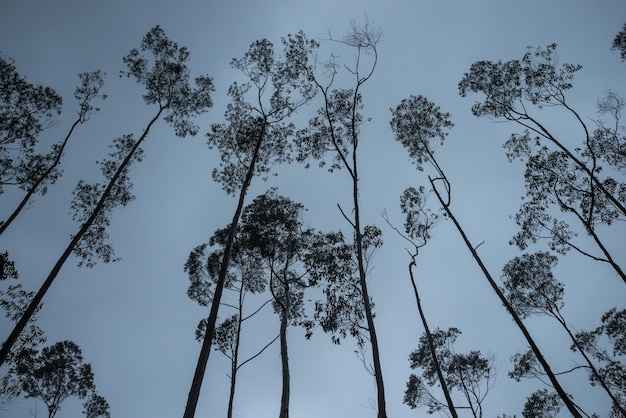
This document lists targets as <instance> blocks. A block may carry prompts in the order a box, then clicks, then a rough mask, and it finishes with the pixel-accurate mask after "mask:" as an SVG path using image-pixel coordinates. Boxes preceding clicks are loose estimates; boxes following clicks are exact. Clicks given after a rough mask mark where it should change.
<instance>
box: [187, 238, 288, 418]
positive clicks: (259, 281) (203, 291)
mask: <svg viewBox="0 0 626 418" xmlns="http://www.w3.org/2000/svg"><path fill="white" fill-rule="evenodd" d="M229 231H230V228H229V227H227V228H223V229H219V230H217V231H216V232H215V233H214V234H213V236H212V237H211V239H210V241H209V244H208V245H207V244H202V245H199V246H197V247H196V248H194V249H193V251H191V253H190V255H189V258H188V260H187V262H186V263H185V271H186V272H187V273H188V274H189V280H190V284H189V288H188V290H187V295H188V296H189V297H190V298H191V299H193V300H195V301H196V302H198V303H199V304H200V305H202V306H209V305H210V304H211V302H212V300H213V287H214V286H215V283H217V281H218V279H219V271H220V264H221V260H222V258H223V256H224V247H225V245H226V241H227V239H228V234H229ZM240 235H241V234H240V233H238V234H237V235H236V236H235V240H234V243H233V249H232V251H231V259H230V263H229V267H228V272H227V276H226V280H225V283H224V288H225V289H226V290H229V291H231V292H232V293H233V294H234V296H235V301H234V302H233V301H231V300H229V299H227V300H226V301H222V302H221V304H222V305H224V306H226V307H229V308H231V309H233V310H234V311H235V313H234V314H232V315H229V316H228V317H227V318H226V319H224V320H223V321H222V322H221V323H220V324H219V325H218V326H217V327H216V328H215V335H214V336H213V341H212V344H213V346H214V349H215V350H218V351H220V352H221V353H222V354H224V355H225V356H226V357H227V358H228V359H229V360H230V362H231V371H230V394H229V400H228V412H227V416H228V417H232V416H233V407H234V399H235V389H236V384H237V373H238V371H239V369H240V368H241V367H242V366H243V365H245V364H246V363H248V362H249V361H250V360H252V359H253V358H255V357H257V356H258V355H259V354H260V353H262V352H263V351H264V350H265V349H266V348H267V347H269V345H270V344H271V343H273V342H274V341H276V339H277V338H278V337H276V338H274V339H273V340H272V341H270V342H269V343H268V344H266V345H265V346H264V347H263V348H262V349H260V350H259V351H257V353H256V354H255V355H253V356H252V357H251V358H248V359H247V360H245V361H241V360H240V359H239V348H240V346H241V334H242V326H243V323H244V322H245V321H246V320H248V319H250V318H251V317H253V316H254V315H256V314H257V313H258V312H259V311H261V309H262V308H263V307H264V306H265V305H267V304H268V303H269V300H268V301H267V302H265V303H263V304H262V305H261V306H260V307H258V308H256V309H254V310H253V311H252V313H247V310H244V307H245V304H244V300H245V298H246V296H247V295H248V294H255V293H256V294H258V293H261V292H263V291H265V289H266V288H267V282H268V278H267V274H266V272H265V271H264V269H263V265H262V259H261V258H260V257H259V256H258V255H257V254H255V253H251V252H249V251H247V249H246V248H245V246H244V245H242V243H241V237H240ZM208 246H212V247H215V249H214V250H213V251H211V252H210V253H207V252H208ZM206 323H207V319H206V318H204V319H202V320H201V321H200V323H199V324H198V327H197V329H196V339H197V340H198V341H202V340H203V339H204V335H205V332H206Z"/></svg>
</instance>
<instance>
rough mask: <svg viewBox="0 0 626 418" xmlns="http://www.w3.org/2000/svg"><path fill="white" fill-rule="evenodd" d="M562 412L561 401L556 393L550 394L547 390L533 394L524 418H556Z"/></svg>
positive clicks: (526, 406)
mask: <svg viewBox="0 0 626 418" xmlns="http://www.w3.org/2000/svg"><path fill="white" fill-rule="evenodd" d="M560 410H561V400H560V399H559V395H558V394H556V393H549V392H548V390H547V389H540V390H537V391H535V392H533V393H532V394H531V395H530V396H529V397H528V399H527V400H526V403H525V404H524V410H523V411H522V416H523V417H524V418H537V417H541V418H556V417H557V416H558V414H559V411H560Z"/></svg>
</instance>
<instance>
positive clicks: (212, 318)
mask: <svg viewBox="0 0 626 418" xmlns="http://www.w3.org/2000/svg"><path fill="white" fill-rule="evenodd" d="M264 138H265V125H263V131H262V132H261V134H260V135H259V140H258V142H257V143H256V146H255V148H254V151H253V154H252V158H251V160H250V165H249V166H248V171H247V173H246V178H245V180H244V182H243V184H242V185H241V189H240V191H239V201H238V203H237V209H236V210H235V214H234V215H233V220H232V222H231V224H230V231H229V232H228V239H227V241H226V246H225V247H224V256H223V258H222V264H221V265H220V274H219V276H218V280H217V283H216V284H215V292H214V293H213V301H212V302H211V311H210V313H209V317H208V319H207V326H206V330H205V333H204V339H203V340H202V348H201V349H200V355H199V356H198V363H197V365H196V370H195V372H194V375H193V380H192V382H191V389H189V396H188V397H187V405H186V407H185V412H184V414H183V418H193V417H194V416H195V414H196V407H197V406H198V400H199V398H200V389H201V387H202V379H203V378H204V372H205V370H206V365H207V363H208V361H209V354H210V353H211V342H212V341H213V334H214V333H215V323H216V322H217V313H218V310H219V305H220V301H221V299H222V292H223V290H224V282H225V281H226V274H227V272H228V264H229V262H230V254H231V251H232V248H233V242H234V240H235V232H236V230H237V225H238V223H239V218H240V217H241V212H242V210H243V205H244V201H245V199H246V193H247V192H248V188H249V187H250V184H251V183H252V178H253V177H254V171H255V165H256V162H257V159H258V157H259V152H260V149H261V145H262V144H263V141H264Z"/></svg>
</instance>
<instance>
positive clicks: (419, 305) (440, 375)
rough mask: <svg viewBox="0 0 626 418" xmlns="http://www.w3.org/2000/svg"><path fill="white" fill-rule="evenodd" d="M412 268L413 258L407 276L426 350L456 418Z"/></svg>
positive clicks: (449, 408)
mask: <svg viewBox="0 0 626 418" xmlns="http://www.w3.org/2000/svg"><path fill="white" fill-rule="evenodd" d="M414 266H415V258H413V259H412V260H411V263H410V264H409V275H410V276H411V284H412V285H413V292H414V293H415V301H416V302H417V310H418V311H419V314H420V318H421V319H422V324H423V325H424V330H425V332H426V338H427V339H428V348H429V350H430V354H431V356H432V357H433V364H434V365H435V369H436V370H437V377H438V378H439V384H441V390H443V394H444V396H445V397H446V403H447V404H448V410H449V411H450V415H452V418H457V417H458V415H457V413H456V409H455V408H454V403H453V402H452V397H450V391H449V390H448V385H447V384H446V379H444V377H443V373H442V372H441V366H440V364H439V360H438V359H437V353H436V352H435V345H434V344H433V337H432V334H431V333H430V328H429V327H428V322H426V316H425V315H424V311H423V310H422V301H421V300H420V297H419V293H418V292H417V285H416V284H415V278H414V277H413V267H414Z"/></svg>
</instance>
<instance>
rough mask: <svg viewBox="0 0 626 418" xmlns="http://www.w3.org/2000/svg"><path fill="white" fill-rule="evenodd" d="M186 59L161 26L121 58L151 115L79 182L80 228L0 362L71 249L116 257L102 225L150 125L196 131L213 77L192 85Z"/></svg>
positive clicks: (122, 197)
mask: <svg viewBox="0 0 626 418" xmlns="http://www.w3.org/2000/svg"><path fill="white" fill-rule="evenodd" d="M144 53H146V54H145V55H144ZM188 60H189V51H188V50H187V48H185V47H179V46H178V44H177V43H176V42H173V41H171V40H169V39H168V38H167V36H166V34H165V32H164V31H163V29H161V28H160V27H159V26H155V27H154V28H152V29H151V30H150V31H149V32H148V33H147V34H146V35H145V36H144V37H143V39H142V42H141V47H140V50H138V49H132V50H131V51H130V53H129V54H128V55H127V56H125V57H124V59H123V61H124V63H125V64H126V66H127V70H126V71H122V72H121V73H120V76H128V77H133V78H135V79H136V80H137V82H139V83H140V84H142V85H143V86H144V87H145V89H146V92H145V94H144V95H143V99H144V101H145V102H146V104H148V105H154V107H155V108H156V109H155V113H154V116H153V117H152V119H150V121H149V122H148V124H147V125H146V126H145V127H144V129H143V131H142V133H141V135H140V136H139V138H138V139H135V137H134V136H133V134H128V135H123V136H121V137H119V138H117V139H115V140H114V141H113V145H112V148H113V151H112V152H111V153H109V158H108V159H104V160H102V161H100V162H99V165H100V169H101V171H102V173H103V175H104V177H105V182H103V183H92V184H90V183H86V182H84V181H82V180H81V181H79V182H78V184H77V186H76V188H75V190H74V192H73V194H74V198H73V201H72V210H73V219H74V220H75V221H78V222H79V224H80V228H79V230H78V232H77V233H76V234H74V235H73V236H72V239H71V241H70V243H69V244H68V246H67V247H66V249H65V251H64V252H63V253H62V254H61V256H60V257H59V259H58V261H57V262H56V264H55V265H54V267H53V268H52V270H51V271H50V274H49V275H48V277H47V278H46V280H45V281H44V283H43V284H42V285H41V287H40V289H39V290H38V292H37V293H36V294H35V296H34V297H33V299H32V300H31V302H30V304H29V306H28V308H27V309H26V311H25V312H24V314H23V315H22V317H21V318H20V320H19V321H17V324H16V325H15V327H14V329H13V331H12V332H11V334H10V335H9V337H8V338H7V339H6V341H5V342H4V344H3V345H2V349H1V350H0V365H1V364H3V363H4V362H5V361H6V359H7V356H8V355H9V353H10V351H11V348H12V347H13V344H14V343H15V341H16V340H17V338H18V337H19V335H20V334H21V333H22V331H23V329H24V327H25V326H26V324H27V323H28V321H29V319H30V317H31V316H32V315H33V314H34V312H35V311H36V310H37V307H38V306H39V304H40V303H41V300H42V299H43V297H44V295H45V293H46V292H47V291H48V289H49V288H50V286H51V285H52V283H53V281H54V279H55V278H56V276H57V275H58V273H59V271H60V270H61V268H62V267H63V265H64V264H65V262H66V261H67V259H68V258H69V257H70V255H71V254H75V255H76V256H77V257H78V258H79V265H86V266H93V265H94V264H95V263H96V260H97V259H101V260H102V261H104V262H110V261H114V260H116V257H115V254H114V252H113V247H112V246H111V245H110V244H109V243H107V238H108V234H107V232H106V228H107V226H108V225H109V219H110V214H111V212H112V211H113V210H114V209H115V208H116V207H118V206H125V205H126V204H128V203H129V202H130V201H131V200H132V199H133V198H134V196H133V194H132V193H131V187H132V184H131V182H130V177H129V169H130V166H131V164H132V163H136V162H138V161H140V160H141V158H142V155H143V152H142V149H141V148H140V146H141V145H142V143H143V142H144V141H145V139H146V138H147V137H148V133H149V132H150V129H151V128H152V126H153V125H154V124H155V123H156V122H157V121H158V120H159V119H160V118H161V117H163V120H164V121H165V122H167V123H168V124H169V125H170V126H172V127H173V128H174V132H175V134H176V136H179V137H185V136H187V135H195V134H196V133H197V132H198V127H197V126H196V125H194V123H193V117H195V116H196V115H199V114H202V113H204V112H206V111H207V110H208V109H209V108H210V107H211V106H212V101H211V93H212V91H213V81H212V80H211V78H210V77H208V76H201V77H198V78H196V79H195V84H196V87H192V86H191V85H190V72H189V68H188V67H187V61H188Z"/></svg>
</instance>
